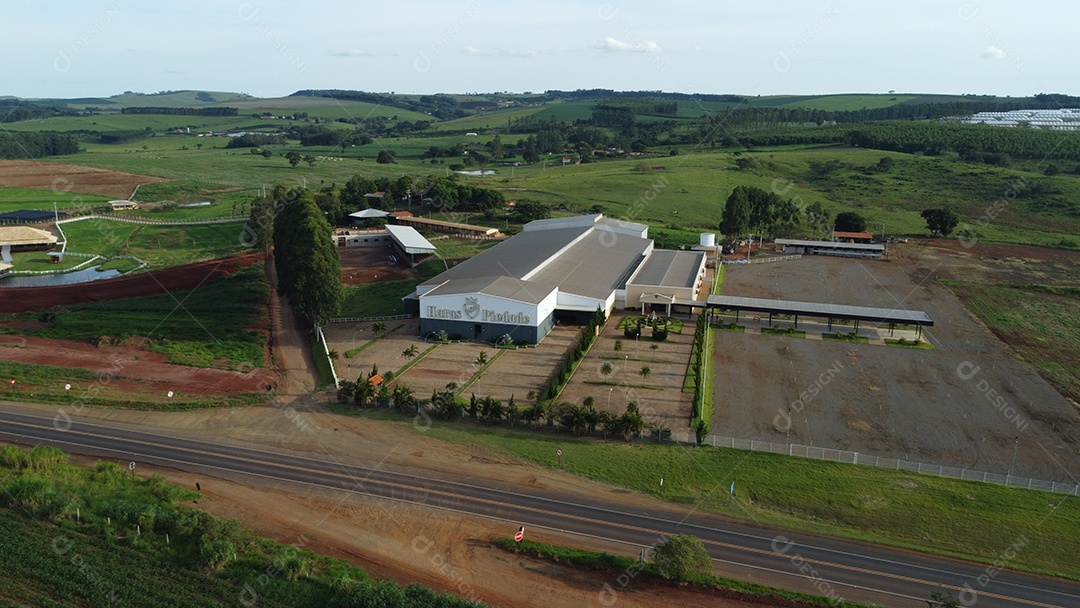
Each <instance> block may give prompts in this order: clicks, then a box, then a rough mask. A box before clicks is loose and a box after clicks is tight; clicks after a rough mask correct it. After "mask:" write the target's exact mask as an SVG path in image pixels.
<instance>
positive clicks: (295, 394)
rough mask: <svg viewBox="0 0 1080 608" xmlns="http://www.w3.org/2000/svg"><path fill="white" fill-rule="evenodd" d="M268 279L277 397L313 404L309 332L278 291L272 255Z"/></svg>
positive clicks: (293, 402)
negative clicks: (276, 373) (297, 319)
mask: <svg viewBox="0 0 1080 608" xmlns="http://www.w3.org/2000/svg"><path fill="white" fill-rule="evenodd" d="M264 267H265V268H266V280H267V281H268V282H269V283H270V325H271V327H272V328H273V331H272V333H271V340H270V354H271V357H272V358H273V365H274V366H275V367H276V368H277V369H278V371H279V373H280V380H279V381H278V385H277V393H278V397H277V400H281V402H282V403H280V404H281V405H293V406H294V407H295V406H297V405H305V404H307V405H310V404H313V399H312V397H313V393H314V392H315V384H316V381H317V380H316V375H315V363H314V361H312V359H311V349H310V348H308V338H307V332H306V331H302V330H301V329H300V327H298V326H297V323H296V314H295V313H293V310H292V308H291V307H290V306H289V303H288V302H287V301H286V300H285V299H284V298H282V297H280V296H279V295H278V293H277V269H276V268H274V258H273V256H272V255H271V256H268V257H267V258H266V264H265V266H264Z"/></svg>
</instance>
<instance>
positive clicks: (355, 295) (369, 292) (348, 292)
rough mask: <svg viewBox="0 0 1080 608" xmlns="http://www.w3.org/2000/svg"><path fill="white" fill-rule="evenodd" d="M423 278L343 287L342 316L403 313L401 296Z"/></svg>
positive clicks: (377, 315) (410, 291) (376, 315)
mask: <svg viewBox="0 0 1080 608" xmlns="http://www.w3.org/2000/svg"><path fill="white" fill-rule="evenodd" d="M423 281H424V279H404V280H401V281H386V282H383V283H370V284H367V285H353V286H351V287H346V288H345V299H344V300H343V301H342V303H341V313H340V316H342V317H383V316H391V315H400V314H404V313H405V306H404V304H402V302H401V298H404V297H405V296H407V295H409V294H410V293H412V292H413V291H414V290H415V289H416V286H417V285H419V284H420V283H422V282H423Z"/></svg>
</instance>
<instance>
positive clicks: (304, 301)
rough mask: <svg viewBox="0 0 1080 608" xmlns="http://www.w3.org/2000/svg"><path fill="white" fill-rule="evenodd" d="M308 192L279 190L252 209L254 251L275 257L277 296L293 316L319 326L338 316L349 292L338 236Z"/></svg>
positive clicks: (282, 187) (250, 233)
mask: <svg viewBox="0 0 1080 608" xmlns="http://www.w3.org/2000/svg"><path fill="white" fill-rule="evenodd" d="M315 199H316V195H315V193H313V192H311V191H310V190H308V189H306V188H292V189H289V188H286V187H285V186H283V185H280V184H279V185H277V186H275V187H274V189H273V191H272V192H271V193H270V195H269V196H266V197H260V198H257V199H256V200H255V201H253V202H252V205H251V217H250V219H249V221H248V225H247V232H248V235H249V236H250V240H251V242H252V244H253V245H255V246H256V247H258V248H260V249H262V250H264V251H267V252H269V251H273V261H274V269H275V270H276V271H277V291H278V293H279V294H280V295H281V296H283V297H286V298H288V300H289V303H290V304H291V305H292V307H293V310H295V311H296V312H297V313H299V314H301V315H303V316H304V317H306V318H307V319H309V320H311V321H313V322H316V323H325V322H326V321H328V320H329V319H331V318H333V317H335V316H337V314H338V311H339V310H340V308H341V299H342V297H343V295H344V288H343V287H342V285H341V261H340V260H339V259H338V252H337V247H336V245H335V243H334V239H333V231H332V229H331V227H330V223H329V222H328V221H327V219H326V216H325V215H323V212H322V211H321V210H320V209H319V206H318V204H316V202H315Z"/></svg>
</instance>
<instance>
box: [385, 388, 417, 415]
mask: <svg viewBox="0 0 1080 608" xmlns="http://www.w3.org/2000/svg"><path fill="white" fill-rule="evenodd" d="M390 398H391V399H393V400H394V405H395V406H397V408H398V409H399V410H401V412H402V413H405V414H410V413H412V410H413V409H414V408H415V407H416V395H414V394H413V389H412V388H411V387H409V386H406V385H404V384H397V383H395V384H394V390H393V391H392V392H391V393H390Z"/></svg>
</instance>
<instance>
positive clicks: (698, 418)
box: [690, 311, 712, 445]
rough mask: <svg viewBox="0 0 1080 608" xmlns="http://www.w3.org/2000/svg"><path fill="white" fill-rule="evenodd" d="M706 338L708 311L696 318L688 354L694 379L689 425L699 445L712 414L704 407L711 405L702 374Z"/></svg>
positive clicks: (702, 440)
mask: <svg viewBox="0 0 1080 608" xmlns="http://www.w3.org/2000/svg"><path fill="white" fill-rule="evenodd" d="M708 338H709V317H708V311H703V312H702V313H701V316H699V317H698V322H697V327H696V328H695V329H694V346H693V349H692V351H691V353H690V373H691V374H693V378H694V406H693V408H692V410H691V412H692V413H691V416H690V425H691V426H693V427H694V432H695V433H696V435H697V442H698V444H699V445H700V444H701V443H703V442H704V441H705V437H706V436H707V435H708V434H709V419H710V418H711V417H712V412H711V411H709V410H711V409H712V408H709V407H706V404H708V403H711V401H710V400H709V395H707V394H706V388H707V387H706V386H705V374H704V371H705V367H704V366H705V365H706V364H707V363H708V362H707V361H705V360H704V355H705V352H706V348H707V346H708V345H707V342H708Z"/></svg>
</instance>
